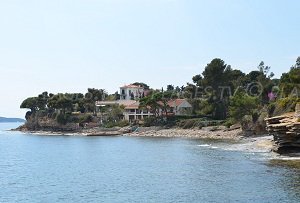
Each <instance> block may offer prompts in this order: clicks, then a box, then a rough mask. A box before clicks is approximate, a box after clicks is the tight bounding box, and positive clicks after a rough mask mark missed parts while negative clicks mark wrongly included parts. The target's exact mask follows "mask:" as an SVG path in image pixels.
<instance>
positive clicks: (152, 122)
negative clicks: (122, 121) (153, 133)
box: [143, 117, 157, 127]
mask: <svg viewBox="0 0 300 203" xmlns="http://www.w3.org/2000/svg"><path fill="white" fill-rule="evenodd" d="M155 125H157V119H156V118H155V117H148V118H145V119H144V124H143V126H144V127H150V126H155Z"/></svg>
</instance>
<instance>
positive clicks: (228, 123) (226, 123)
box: [224, 119, 235, 128]
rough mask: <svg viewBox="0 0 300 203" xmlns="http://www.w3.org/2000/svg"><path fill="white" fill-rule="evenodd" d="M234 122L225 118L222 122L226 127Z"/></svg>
mask: <svg viewBox="0 0 300 203" xmlns="http://www.w3.org/2000/svg"><path fill="white" fill-rule="evenodd" d="M234 123H235V122H234V121H233V119H227V120H226V121H225V123H224V126H226V127H227V128H230V126H232V125H233V124H234Z"/></svg>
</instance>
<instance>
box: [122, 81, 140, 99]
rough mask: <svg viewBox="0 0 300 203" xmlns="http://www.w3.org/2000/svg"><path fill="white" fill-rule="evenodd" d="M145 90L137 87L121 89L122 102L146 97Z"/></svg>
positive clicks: (131, 86) (127, 86)
mask: <svg viewBox="0 0 300 203" xmlns="http://www.w3.org/2000/svg"><path fill="white" fill-rule="evenodd" d="M144 94H145V93H144V88H143V87H140V86H137V85H132V84H131V85H124V86H123V87H120V100H136V99H139V98H142V97H144Z"/></svg>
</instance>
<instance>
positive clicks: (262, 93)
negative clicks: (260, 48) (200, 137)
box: [21, 57, 300, 125]
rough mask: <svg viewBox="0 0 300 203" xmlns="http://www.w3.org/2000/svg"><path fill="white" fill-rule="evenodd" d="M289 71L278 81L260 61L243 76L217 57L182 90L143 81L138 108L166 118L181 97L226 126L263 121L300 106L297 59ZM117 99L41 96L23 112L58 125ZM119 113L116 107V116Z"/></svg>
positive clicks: (96, 92) (94, 94)
mask: <svg viewBox="0 0 300 203" xmlns="http://www.w3.org/2000/svg"><path fill="white" fill-rule="evenodd" d="M288 69H289V71H288V72H287V73H283V74H282V76H281V77H280V78H277V79H276V78H274V74H273V73H272V72H271V67H270V66H267V65H265V64H264V62H261V63H260V64H259V65H258V66H257V67H256V68H253V70H252V71H250V72H249V73H244V72H242V71H241V70H237V69H233V68H232V67H231V66H230V65H227V64H226V63H225V62H224V61H223V60H222V59H219V58H216V59H213V60H212V61H211V62H210V63H209V64H207V66H206V67H205V68H204V71H203V72H202V73H200V74H197V75H195V76H193V77H192V81H193V82H192V83H187V85H185V86H176V87H175V86H174V85H168V86H167V87H166V89H165V90H164V88H162V89H160V90H155V89H151V88H150V87H149V86H148V85H147V84H145V83H142V82H136V83H133V84H135V85H140V86H143V87H144V88H145V89H146V90H147V94H146V95H145V96H144V97H143V98H140V99H139V100H140V105H141V108H150V110H151V111H152V113H153V114H154V115H156V116H158V115H159V114H158V112H159V109H162V111H163V112H165V114H164V115H167V112H168V111H169V109H170V107H169V106H168V101H169V100H170V99H175V98H185V99H187V100H188V101H189V102H190V103H191V104H192V106H193V108H192V109H193V110H192V115H193V116H203V117H209V118H211V119H213V120H225V121H226V122H227V124H228V125H231V124H233V123H236V122H240V123H244V124H245V125H247V124H249V123H256V122H263V119H264V118H265V117H267V116H273V115H279V114H281V113H284V112H289V111H293V110H294V108H295V105H296V103H297V102H300V100H299V96H300V57H298V58H297V60H296V63H295V64H294V65H292V66H291V67H290V68H287V70H288ZM119 98H120V95H119V93H118V92H115V93H114V94H110V95H109V94H108V93H107V92H106V91H105V90H104V89H93V88H89V89H88V92H87V93H86V94H81V93H74V94H70V93H66V94H55V95H54V94H48V93H47V92H44V93H42V94H40V95H38V96H37V97H30V98H28V99H26V100H25V101H24V102H23V103H22V104H21V108H27V109H30V111H29V112H27V114H26V119H28V118H30V117H31V115H32V114H36V112H39V113H40V114H41V113H42V114H43V115H47V116H52V117H53V115H55V116H56V119H57V120H60V119H59V118H60V117H66V115H67V114H70V113H71V112H81V113H92V114H95V110H96V106H95V102H96V101H101V100H118V99H119ZM121 111H122V109H120V108H118V109H117V111H116V112H118V113H116V115H119V114H120V113H121ZM114 117H115V116H114ZM62 120H63V119H62Z"/></svg>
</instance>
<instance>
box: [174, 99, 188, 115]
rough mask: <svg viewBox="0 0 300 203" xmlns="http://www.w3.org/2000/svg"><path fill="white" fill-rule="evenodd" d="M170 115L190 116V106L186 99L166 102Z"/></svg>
mask: <svg viewBox="0 0 300 203" xmlns="http://www.w3.org/2000/svg"><path fill="white" fill-rule="evenodd" d="M168 106H169V107H170V113H173V114H174V115H176V116H180V115H190V114H191V113H192V105H191V104H190V103H189V102H188V101H187V100H186V99H174V100H170V101H168Z"/></svg>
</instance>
